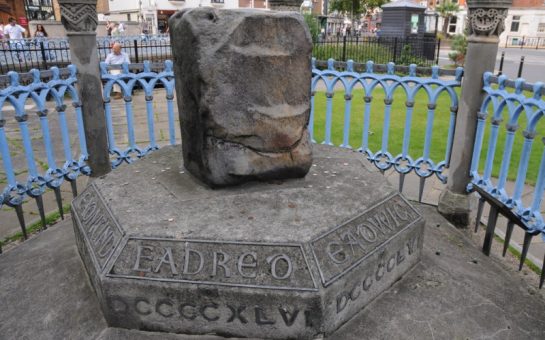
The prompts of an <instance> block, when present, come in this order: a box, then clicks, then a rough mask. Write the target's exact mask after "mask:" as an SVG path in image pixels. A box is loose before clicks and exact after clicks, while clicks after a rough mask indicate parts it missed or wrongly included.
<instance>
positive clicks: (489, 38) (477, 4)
mask: <svg viewBox="0 0 545 340" xmlns="http://www.w3.org/2000/svg"><path fill="white" fill-rule="evenodd" d="M511 3H512V0H468V1H467V6H468V14H467V21H468V22H467V27H468V34H469V41H478V42H494V43H497V42H498V40H499V36H500V34H501V33H502V32H503V30H504V29H505V18H506V17H507V10H508V9H509V7H510V6H511Z"/></svg>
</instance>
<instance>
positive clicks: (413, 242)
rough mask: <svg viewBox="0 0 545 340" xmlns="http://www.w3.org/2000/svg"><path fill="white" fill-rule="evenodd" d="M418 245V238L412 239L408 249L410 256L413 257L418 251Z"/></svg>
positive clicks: (408, 243)
mask: <svg viewBox="0 0 545 340" xmlns="http://www.w3.org/2000/svg"><path fill="white" fill-rule="evenodd" d="M417 243H418V237H415V238H412V239H410V240H409V242H407V249H408V251H409V255H412V254H413V252H414V251H415V249H416V244H417Z"/></svg>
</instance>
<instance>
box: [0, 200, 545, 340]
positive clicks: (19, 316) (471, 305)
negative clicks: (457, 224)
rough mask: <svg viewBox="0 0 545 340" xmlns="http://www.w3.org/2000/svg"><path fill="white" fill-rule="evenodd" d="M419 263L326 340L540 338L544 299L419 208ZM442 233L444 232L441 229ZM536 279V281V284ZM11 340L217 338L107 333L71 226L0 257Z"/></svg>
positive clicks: (0, 292) (3, 315)
mask: <svg viewBox="0 0 545 340" xmlns="http://www.w3.org/2000/svg"><path fill="white" fill-rule="evenodd" d="M418 208H419V209H420V211H421V212H422V214H423V215H424V217H425V219H426V221H427V224H426V230H425V236H424V249H423V256H422V261H421V263H420V264H418V265H417V266H416V267H415V268H414V269H413V270H412V271H410V272H409V273H407V274H406V275H405V276H404V277H403V278H402V279H401V280H400V281H398V282H397V283H396V284H394V285H393V286H392V287H391V288H390V289H388V290H387V291H386V292H385V293H383V294H382V295H381V296H379V297H378V298H377V299H375V300H374V301H373V302H372V303H371V304H369V305H368V306H367V307H366V308H365V309H364V310H362V311H361V312H360V313H359V314H358V315H357V316H356V317H355V318H353V319H352V320H351V321H349V322H348V323H346V324H345V325H344V326H342V327H341V328H340V329H339V330H338V331H337V332H336V333H334V334H333V335H331V336H330V337H329V338H330V339H453V338H456V339H484V338H491V339H543V334H545V319H544V318H543V315H545V296H544V295H545V292H544V291H543V290H541V291H537V290H536V289H535V286H534V285H533V284H532V285H530V284H529V283H528V282H527V278H528V276H529V275H530V276H531V275H533V273H531V272H530V273H529V274H528V275H523V274H520V273H518V272H516V271H515V270H513V269H511V268H509V267H507V265H506V261H503V260H501V259H498V258H496V257H486V256H485V255H483V254H482V253H481V251H480V249H478V248H477V247H476V246H475V243H473V241H471V240H470V239H469V238H468V237H467V236H466V235H464V233H462V232H461V231H459V230H457V229H456V228H454V227H453V226H451V225H449V224H448V222H447V221H446V220H445V219H443V218H442V217H441V216H440V215H439V214H437V213H436V211H435V208H433V207H429V206H425V205H419V206H418ZM437 225H439V226H437ZM534 279H535V278H534ZM0 304H1V305H2V306H4V308H2V309H1V310H0V320H2V323H1V324H0V334H2V336H5V337H6V338H7V339H142V340H144V339H167V340H170V339H173V340H174V339H184V340H185V339H218V337H216V336H214V335H205V336H186V335H166V334H163V333H148V332H141V331H134V330H125V329H120V328H107V326H106V322H105V321H104V319H103V317H102V314H101V311H100V309H99V305H98V301H97V299H96V297H95V295H94V293H93V291H92V289H91V287H90V285H89V283H88V279H87V277H86V274H85V271H84V269H83V265H82V263H81V261H80V258H79V255H78V253H77V250H76V244H75V239H74V234H73V229H72V225H71V223H70V222H69V219H68V220H66V221H63V222H60V223H58V224H57V225H55V226H52V227H51V228H49V229H48V230H46V231H44V232H42V233H40V234H38V235H36V236H35V237H33V238H32V239H30V240H28V241H27V242H25V243H23V244H21V245H19V246H18V247H16V248H14V249H12V250H9V251H7V252H5V253H4V254H2V255H0Z"/></svg>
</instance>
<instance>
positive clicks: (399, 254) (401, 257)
mask: <svg viewBox="0 0 545 340" xmlns="http://www.w3.org/2000/svg"><path fill="white" fill-rule="evenodd" d="M404 260H405V255H403V251H402V250H398V251H397V264H398V265H399V264H400V263H401V262H403V261H404Z"/></svg>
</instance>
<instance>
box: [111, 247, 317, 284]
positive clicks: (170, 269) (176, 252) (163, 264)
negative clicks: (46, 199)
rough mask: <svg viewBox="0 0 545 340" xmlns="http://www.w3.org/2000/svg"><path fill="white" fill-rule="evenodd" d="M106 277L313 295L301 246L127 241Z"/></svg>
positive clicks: (312, 282) (310, 279) (310, 278)
mask: <svg viewBox="0 0 545 340" xmlns="http://www.w3.org/2000/svg"><path fill="white" fill-rule="evenodd" d="M109 276H113V277H116V276H117V277H128V278H136V279H145V280H146V279H147V280H158V281H179V282H198V283H211V284H221V285H234V286H255V287H262V288H280V289H282V288H284V289H301V290H315V289H316V287H315V284H314V281H313V279H312V276H311V274H310V271H309V269H308V265H307V263H306V260H305V257H304V255H303V251H302V248H301V246H299V245H284V244H262V243H236V242H231V243H230V242H213V241H198V240H170V239H155V238H142V239H141V238H131V239H129V241H128V242H127V244H126V245H125V247H124V248H123V251H122V252H121V254H120V255H119V257H118V258H117V260H116V261H115V264H114V266H113V268H112V270H111V271H110V274H109Z"/></svg>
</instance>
